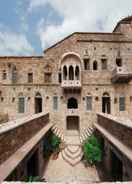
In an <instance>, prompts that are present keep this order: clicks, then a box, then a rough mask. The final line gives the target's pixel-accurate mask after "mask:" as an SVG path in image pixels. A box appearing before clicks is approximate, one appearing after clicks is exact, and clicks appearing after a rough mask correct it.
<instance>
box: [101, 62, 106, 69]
mask: <svg viewBox="0 0 132 184" xmlns="http://www.w3.org/2000/svg"><path fill="white" fill-rule="evenodd" d="M101 62H102V70H107V59H101Z"/></svg>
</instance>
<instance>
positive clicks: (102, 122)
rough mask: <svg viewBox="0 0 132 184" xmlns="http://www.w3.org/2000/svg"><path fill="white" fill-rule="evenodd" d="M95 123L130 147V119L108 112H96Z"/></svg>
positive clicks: (131, 147)
mask: <svg viewBox="0 0 132 184" xmlns="http://www.w3.org/2000/svg"><path fill="white" fill-rule="evenodd" d="M97 125H99V126H101V127H103V128H104V129H105V130H107V131H108V132H109V133H110V134H111V135H113V136H114V137H115V138H117V139H118V140H119V141H121V142H122V143H123V144H124V145H125V146H127V147H129V148H130V149H132V141H131V139H132V121H131V120H130V119H126V118H120V117H115V116H112V115H108V114H103V113H98V114H97Z"/></svg>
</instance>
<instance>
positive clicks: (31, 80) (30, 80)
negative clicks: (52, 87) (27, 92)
mask: <svg viewBox="0 0 132 184" xmlns="http://www.w3.org/2000/svg"><path fill="white" fill-rule="evenodd" d="M32 82H33V73H28V83H32Z"/></svg>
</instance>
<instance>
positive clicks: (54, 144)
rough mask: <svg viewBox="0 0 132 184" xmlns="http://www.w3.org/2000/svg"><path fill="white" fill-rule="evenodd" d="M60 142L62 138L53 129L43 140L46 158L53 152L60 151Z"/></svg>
mask: <svg viewBox="0 0 132 184" xmlns="http://www.w3.org/2000/svg"><path fill="white" fill-rule="evenodd" d="M60 143H61V139H60V138H59V137H57V136H56V135H55V134H54V133H53V132H52V131H50V132H48V134H47V135H46V136H45V138H44V142H43V150H44V158H47V159H48V158H49V157H50V155H51V154H52V153H54V152H56V151H58V150H59V145H60Z"/></svg>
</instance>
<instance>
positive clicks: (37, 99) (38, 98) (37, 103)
mask: <svg viewBox="0 0 132 184" xmlns="http://www.w3.org/2000/svg"><path fill="white" fill-rule="evenodd" d="M41 112H42V97H41V94H40V93H37V94H36V96H35V114H37V113H41Z"/></svg>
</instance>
